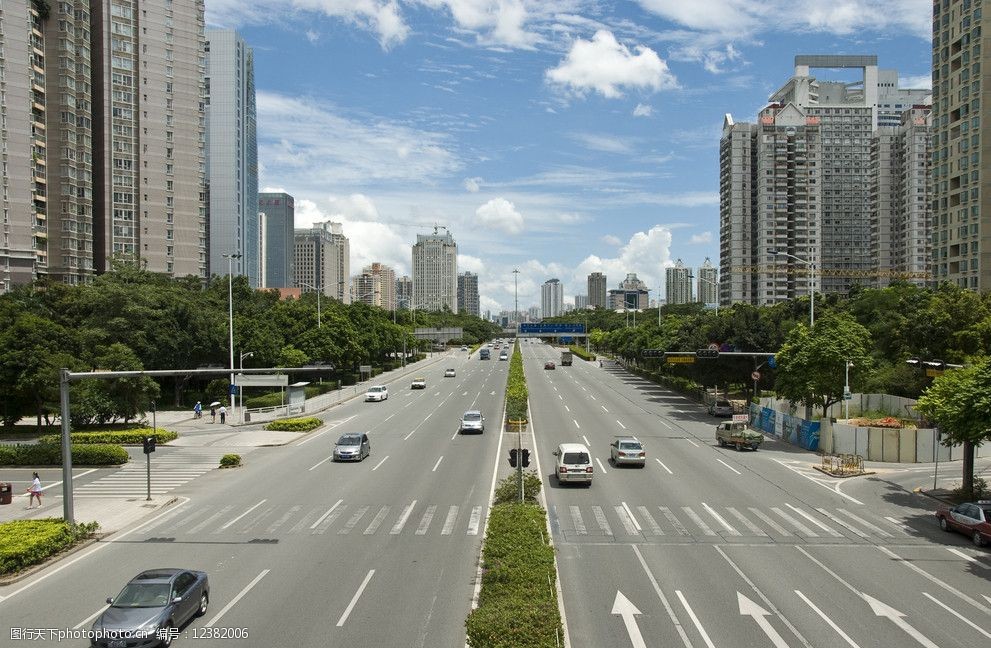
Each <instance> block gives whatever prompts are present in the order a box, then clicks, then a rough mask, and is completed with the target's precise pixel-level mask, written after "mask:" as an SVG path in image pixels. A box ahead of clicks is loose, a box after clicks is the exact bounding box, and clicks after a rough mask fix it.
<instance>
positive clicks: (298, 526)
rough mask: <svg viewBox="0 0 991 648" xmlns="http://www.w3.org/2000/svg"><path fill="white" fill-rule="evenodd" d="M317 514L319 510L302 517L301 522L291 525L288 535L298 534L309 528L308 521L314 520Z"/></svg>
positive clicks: (313, 510)
mask: <svg viewBox="0 0 991 648" xmlns="http://www.w3.org/2000/svg"><path fill="white" fill-rule="evenodd" d="M318 513H319V509H312V510H311V511H310V512H309V513H307V514H306V515H304V516H303V519H302V520H300V521H299V522H297V523H296V524H294V525H292V528H290V529H289V533H299V532H300V531H302V530H303V529H305V528H306V527H308V526H310V520H312V519H313V518H315V517H316V516H317V514H318Z"/></svg>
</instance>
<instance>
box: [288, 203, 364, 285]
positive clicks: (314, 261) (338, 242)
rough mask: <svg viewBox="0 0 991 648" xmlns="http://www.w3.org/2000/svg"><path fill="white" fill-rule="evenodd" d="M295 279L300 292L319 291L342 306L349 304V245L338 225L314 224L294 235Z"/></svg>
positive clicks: (330, 223) (328, 222)
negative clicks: (342, 303)
mask: <svg viewBox="0 0 991 648" xmlns="http://www.w3.org/2000/svg"><path fill="white" fill-rule="evenodd" d="M295 248H296V250H295V255H294V264H295V269H294V277H293V280H294V281H295V282H296V286H297V287H298V288H302V289H303V292H315V291H317V290H319V291H321V292H322V293H323V295H324V296H326V297H333V298H334V299H337V300H338V301H341V302H344V303H345V304H350V303H351V291H350V287H349V285H348V283H349V282H348V279H349V278H350V276H351V245H350V242H349V241H348V238H347V237H346V236H344V231H343V227H342V225H341V224H340V223H334V222H331V221H327V222H324V223H317V224H316V225H314V226H313V227H312V228H310V229H298V230H296V234H295Z"/></svg>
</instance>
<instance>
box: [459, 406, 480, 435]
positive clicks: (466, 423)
mask: <svg viewBox="0 0 991 648" xmlns="http://www.w3.org/2000/svg"><path fill="white" fill-rule="evenodd" d="M458 432H460V433H461V434H464V433H465V432H478V433H479V434H481V433H482V432H485V417H484V416H482V413H481V412H479V411H478V410H468V411H467V412H465V413H464V414H462V415H461V424H460V426H459V427H458Z"/></svg>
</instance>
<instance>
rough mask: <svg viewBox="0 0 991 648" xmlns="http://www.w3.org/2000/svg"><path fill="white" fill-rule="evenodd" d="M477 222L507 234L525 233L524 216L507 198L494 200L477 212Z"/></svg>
mask: <svg viewBox="0 0 991 648" xmlns="http://www.w3.org/2000/svg"><path fill="white" fill-rule="evenodd" d="M475 222H477V223H478V224H479V225H481V226H482V227H485V228H487V229H493V230H500V231H503V232H505V233H506V234H519V233H520V232H522V231H523V215H522V214H520V212H519V211H517V210H516V206H515V205H514V204H513V203H511V202H509V201H508V200H506V199H505V198H493V199H492V200H490V201H488V202H487V203H485V204H484V205H482V206H481V207H479V208H478V209H476V210H475Z"/></svg>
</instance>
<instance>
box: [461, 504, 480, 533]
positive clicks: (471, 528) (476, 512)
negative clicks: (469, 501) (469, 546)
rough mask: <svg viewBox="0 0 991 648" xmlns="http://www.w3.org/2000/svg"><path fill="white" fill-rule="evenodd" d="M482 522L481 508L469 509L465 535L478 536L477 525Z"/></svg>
mask: <svg viewBox="0 0 991 648" xmlns="http://www.w3.org/2000/svg"><path fill="white" fill-rule="evenodd" d="M481 520H482V507H481V506H473V507H471V515H470V516H469V517H468V531H467V532H466V533H465V535H472V536H473V535H478V525H479V523H480V522H481Z"/></svg>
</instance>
